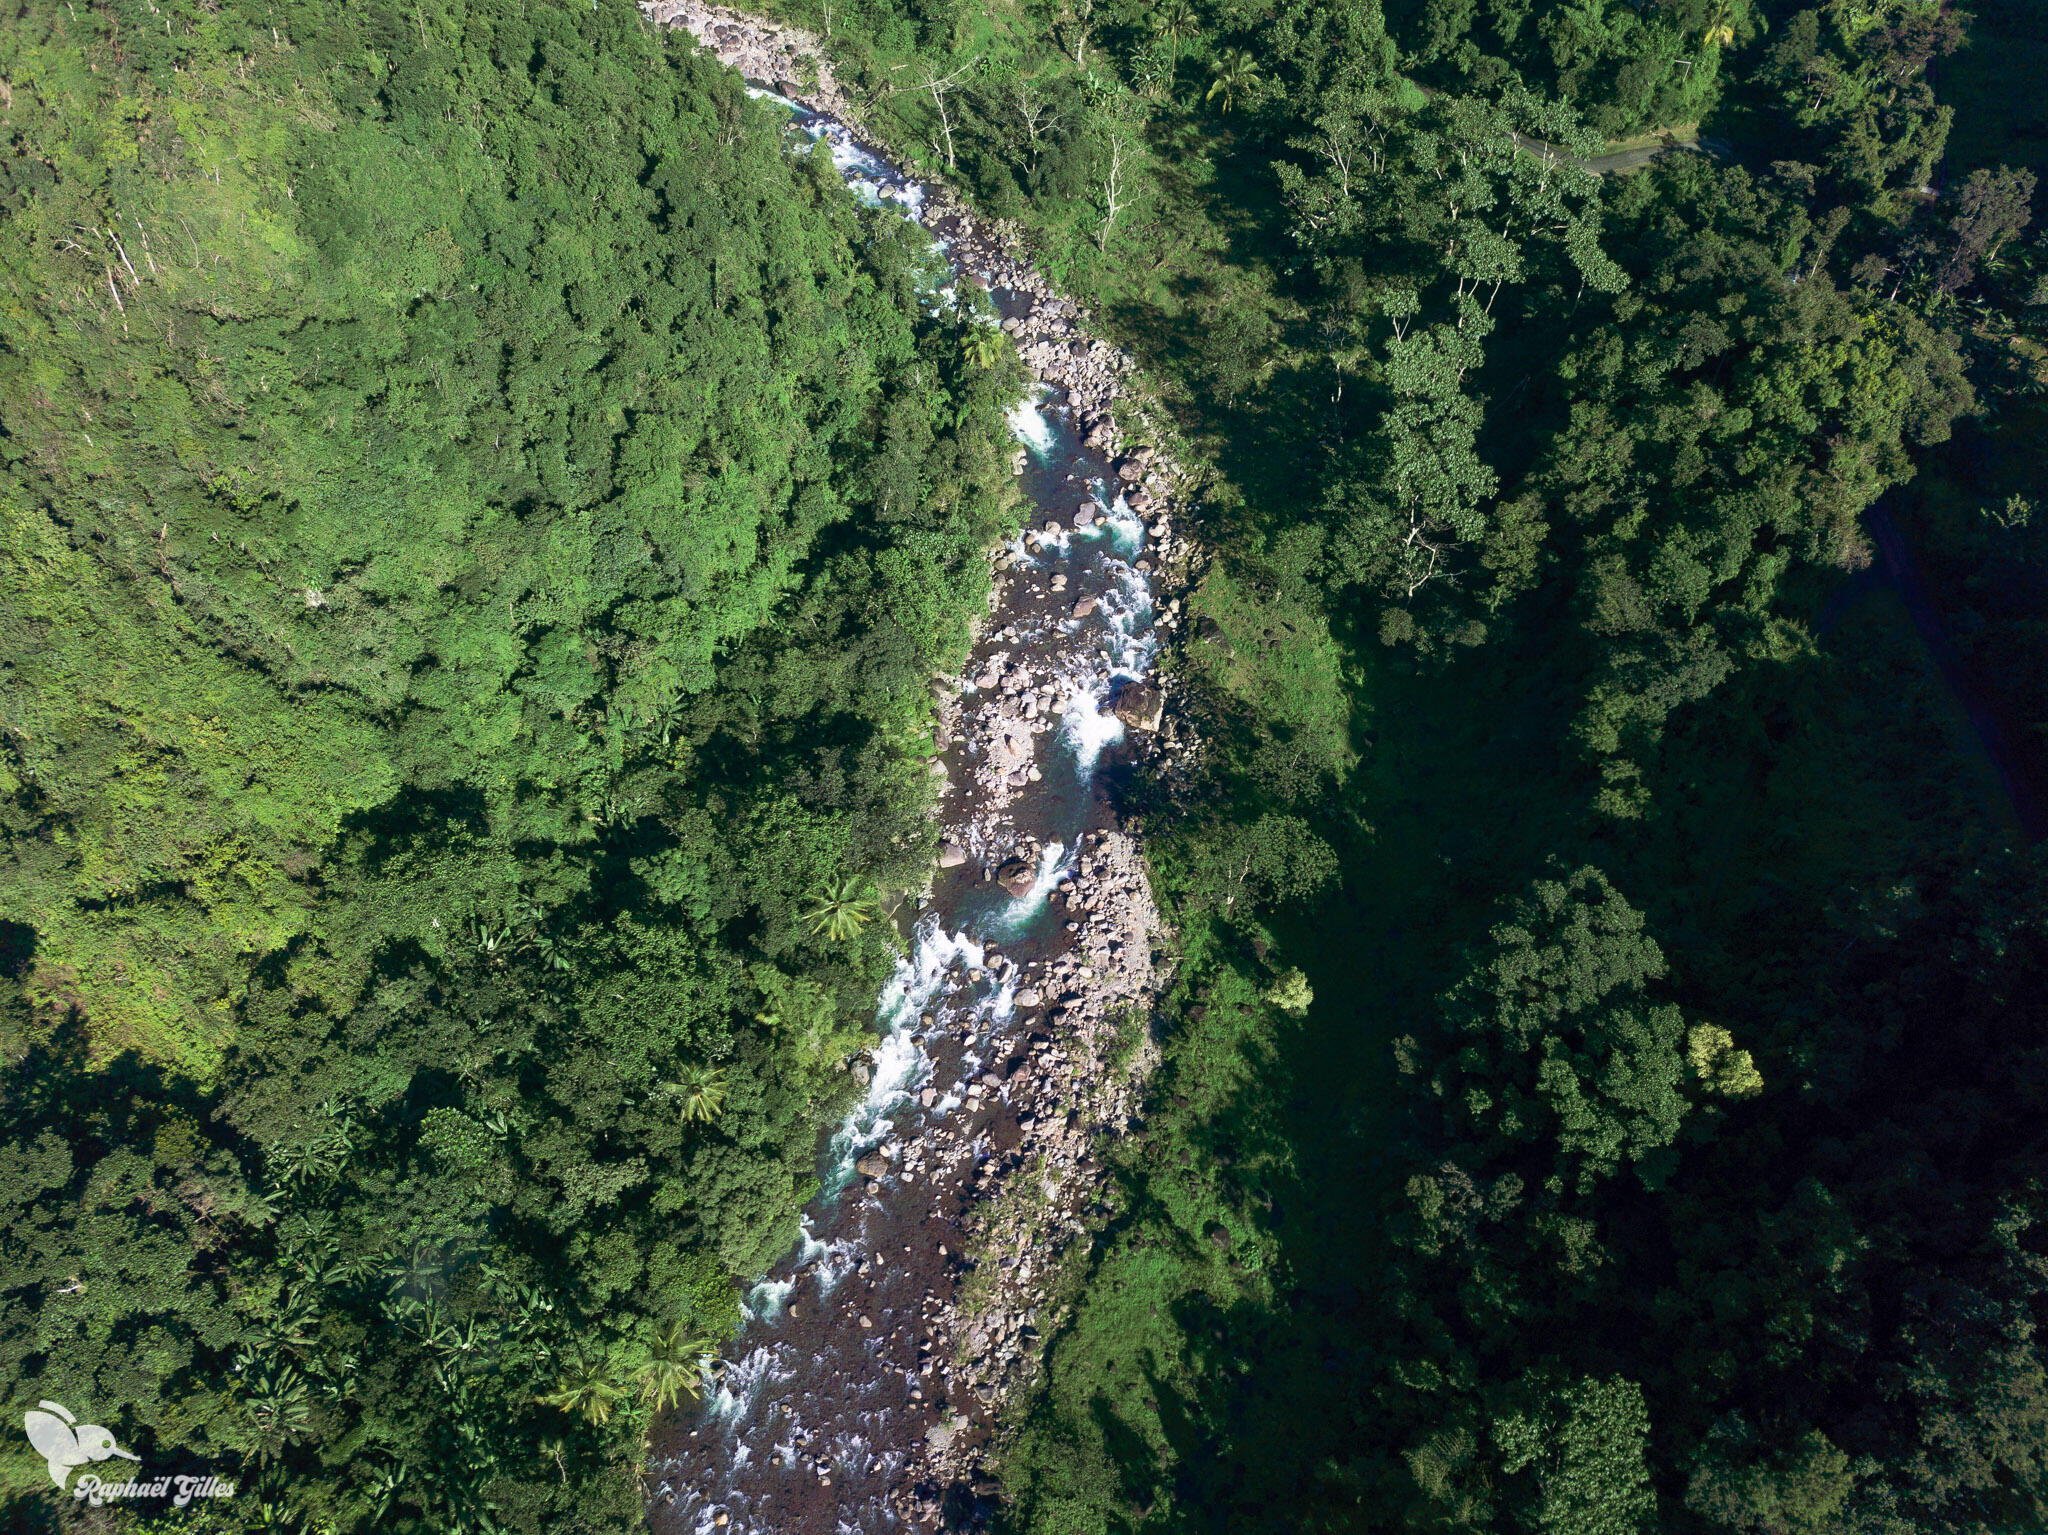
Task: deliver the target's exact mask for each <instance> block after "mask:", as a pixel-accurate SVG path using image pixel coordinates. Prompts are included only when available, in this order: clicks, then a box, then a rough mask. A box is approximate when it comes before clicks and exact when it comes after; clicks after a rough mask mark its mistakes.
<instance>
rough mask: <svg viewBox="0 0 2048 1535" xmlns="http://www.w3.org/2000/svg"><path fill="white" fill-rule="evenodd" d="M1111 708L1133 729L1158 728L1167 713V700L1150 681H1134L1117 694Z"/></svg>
mask: <svg viewBox="0 0 2048 1535" xmlns="http://www.w3.org/2000/svg"><path fill="white" fill-rule="evenodd" d="M1110 708H1111V709H1112V710H1113V711H1114V712H1115V714H1116V717H1117V718H1118V719H1120V720H1122V721H1123V722H1124V723H1125V724H1126V725H1128V726H1130V727H1131V728H1132V729H1133V730H1157V729H1158V728H1159V721H1160V719H1161V718H1162V717H1164V715H1165V713H1166V700H1165V698H1163V697H1162V696H1161V695H1160V692H1159V689H1157V688H1155V687H1153V686H1152V685H1151V684H1150V683H1146V682H1134V683H1132V684H1130V685H1129V686H1128V687H1126V688H1125V689H1124V690H1123V691H1122V692H1120V693H1118V694H1117V695H1116V702H1115V703H1113V704H1111V705H1110Z"/></svg>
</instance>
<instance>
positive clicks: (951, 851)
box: [939, 838, 967, 869]
mask: <svg viewBox="0 0 2048 1535" xmlns="http://www.w3.org/2000/svg"><path fill="white" fill-rule="evenodd" d="M965 862H967V849H965V848H964V847H962V846H961V845H960V844H959V843H957V842H955V841H953V840H952V839H951V838H948V839H947V840H946V841H944V842H941V843H940V844H939V867H940V868H942V869H957V868H959V867H960V865H962V864H963V863H965Z"/></svg>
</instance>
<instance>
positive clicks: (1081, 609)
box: [1074, 597, 1102, 618]
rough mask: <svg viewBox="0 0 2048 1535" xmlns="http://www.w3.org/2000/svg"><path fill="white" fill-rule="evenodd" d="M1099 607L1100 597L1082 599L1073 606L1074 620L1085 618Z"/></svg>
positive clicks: (1100, 603)
mask: <svg viewBox="0 0 2048 1535" xmlns="http://www.w3.org/2000/svg"><path fill="white" fill-rule="evenodd" d="M1101 606H1102V599H1101V598H1100V597H1083V598H1082V599H1081V600H1080V601H1079V602H1077V603H1075V604H1074V616H1075V617H1076V618H1086V617H1087V616H1088V615H1089V614H1090V613H1093V612H1094V611H1095V610H1096V609H1097V608H1099V607H1101Z"/></svg>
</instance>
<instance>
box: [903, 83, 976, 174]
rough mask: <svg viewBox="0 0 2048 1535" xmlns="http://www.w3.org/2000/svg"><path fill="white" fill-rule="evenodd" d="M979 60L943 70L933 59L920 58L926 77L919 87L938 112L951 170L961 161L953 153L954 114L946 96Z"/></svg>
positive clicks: (955, 169)
mask: <svg viewBox="0 0 2048 1535" xmlns="http://www.w3.org/2000/svg"><path fill="white" fill-rule="evenodd" d="M978 62H980V61H979V59H969V60H968V61H967V62H966V63H964V64H962V65H959V66H958V67H957V68H954V69H951V70H945V71H943V72H942V71H941V70H940V67H939V65H938V64H936V63H934V62H933V61H932V60H930V59H919V60H918V71H919V73H920V74H921V75H922V76H923V77H924V83H923V85H921V86H920V87H919V89H921V90H922V91H923V92H924V93H925V94H926V95H927V96H929V97H930V98H931V102H932V110H933V111H934V112H936V113H938V116H939V132H940V134H941V136H942V137H943V138H944V140H945V145H946V169H947V170H949V171H957V170H958V169H959V168H960V162H959V161H958V160H957V159H956V158H954V154H953V116H952V114H951V113H950V112H948V111H947V110H946V98H947V97H948V96H950V95H952V94H953V92H954V91H955V90H956V89H957V88H958V87H959V84H960V81H961V80H962V79H963V78H964V77H965V76H966V75H967V74H968V72H969V71H970V70H972V69H973V68H974V66H975V65H976V64H977V63H978Z"/></svg>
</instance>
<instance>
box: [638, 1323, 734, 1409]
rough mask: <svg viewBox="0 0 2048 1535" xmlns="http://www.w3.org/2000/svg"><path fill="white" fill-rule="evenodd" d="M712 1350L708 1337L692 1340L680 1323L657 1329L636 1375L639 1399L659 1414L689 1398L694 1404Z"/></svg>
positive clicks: (712, 1355)
mask: <svg viewBox="0 0 2048 1535" xmlns="http://www.w3.org/2000/svg"><path fill="white" fill-rule="evenodd" d="M713 1348H714V1345H713V1344H712V1342H711V1340H710V1339H709V1338H699V1337H693V1336H692V1335H691V1333H690V1330H689V1328H687V1327H686V1326H684V1324H683V1323H681V1322H668V1323H665V1324H664V1325H663V1326H661V1327H660V1328H658V1329H656V1331H655V1334H654V1339H653V1341H652V1342H651V1343H649V1344H648V1345H647V1358H646V1359H645V1360H644V1361H643V1362H642V1363H641V1364H640V1366H639V1367H638V1368H637V1369H635V1370H634V1372H633V1379H634V1380H635V1381H636V1382H638V1384H639V1386H640V1399H641V1400H642V1401H643V1402H645V1403H646V1404H647V1405H648V1406H650V1407H652V1408H653V1409H654V1410H655V1411H656V1412H666V1411H667V1410H668V1409H669V1408H671V1407H673V1406H674V1405H675V1404H676V1403H677V1402H678V1401H680V1400H681V1399H682V1398H684V1397H686V1396H687V1397H689V1398H690V1399H691V1400H692V1401H695V1400H696V1398H697V1395H698V1393H699V1391H700V1389H701V1387H700V1384H699V1383H700V1381H701V1380H702V1379H703V1375H704V1372H705V1371H706V1370H707V1369H709V1368H710V1367H711V1364H712V1362H713V1360H714V1357H715V1356H714V1353H713Z"/></svg>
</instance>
